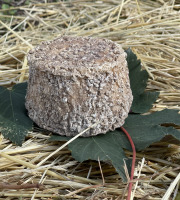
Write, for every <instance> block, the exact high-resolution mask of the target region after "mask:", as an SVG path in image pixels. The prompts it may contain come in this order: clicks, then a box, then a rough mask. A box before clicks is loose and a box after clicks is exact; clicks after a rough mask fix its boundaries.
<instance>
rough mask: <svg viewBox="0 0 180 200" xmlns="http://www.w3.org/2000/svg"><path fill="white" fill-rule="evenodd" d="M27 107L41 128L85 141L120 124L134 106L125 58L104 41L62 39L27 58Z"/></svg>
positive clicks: (113, 43)
mask: <svg viewBox="0 0 180 200" xmlns="http://www.w3.org/2000/svg"><path fill="white" fill-rule="evenodd" d="M28 63H29V82H28V89H27V95H26V108H27V110H28V114H29V117H30V118H31V119H32V120H33V121H34V122H35V123H36V124H37V125H39V126H40V127H42V128H44V129H47V130H50V131H53V132H55V133H58V134H60V135H66V136H75V135H77V134H78V133H80V132H81V131H83V130H85V129H86V128H88V127H89V126H90V125H92V124H94V123H96V122H97V121H98V122H99V124H98V125H97V126H96V127H95V128H92V129H90V130H89V131H87V132H85V133H84V134H83V136H84V137H87V136H93V135H97V134H100V133H106V132H107V131H109V130H114V129H115V128H117V127H121V126H122V125H123V124H124V120H125V119H126V117H127V116H128V112H129V109H130V107H131V104H132V100H133V97H132V92H131V89H130V83H129V72H128V68H127V62H126V53H125V52H124V50H123V49H122V47H121V46H120V45H119V44H117V43H115V42H112V41H110V40H107V39H96V38H91V37H71V36H62V37H59V38H57V39H55V40H52V41H48V42H43V43H42V44H40V45H39V46H37V47H36V48H35V49H33V50H31V52H29V54H28Z"/></svg>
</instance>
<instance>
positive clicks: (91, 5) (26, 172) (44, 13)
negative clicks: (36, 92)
mask: <svg viewBox="0 0 180 200" xmlns="http://www.w3.org/2000/svg"><path fill="white" fill-rule="evenodd" d="M17 10H18V12H17V14H16V15H14V16H13V17H11V16H9V15H7V12H8V11H9V10H7V12H6V13H5V14H4V15H3V13H2V12H1V14H0V20H1V21H0V34H1V38H0V44H1V45H0V85H1V86H11V85H13V84H15V83H18V82H23V81H25V80H27V78H28V66H27V59H26V54H27V52H28V51H29V49H31V48H32V47H33V46H36V45H37V44H39V43H40V42H41V41H45V40H49V39H53V38H55V37H57V36H60V35H62V34H63V35H78V36H92V37H100V38H108V39H110V40H113V41H116V42H118V43H120V44H122V46H123V48H128V47H131V48H132V50H133V51H134V52H135V53H136V54H137V56H138V57H139V58H140V59H141V61H142V65H143V67H144V68H145V69H146V70H147V71H148V73H149V75H150V79H149V82H148V86H147V90H157V91H160V96H159V99H158V101H157V103H156V104H155V105H154V107H153V109H152V111H159V110H162V109H164V108H173V109H178V110H180V11H179V10H180V1H178V0H177V1H175V0H170V1H169V0H155V1H153V0H149V1H139V0H136V1H135V0H134V1H130V0H121V1H116V0H113V1H110V0H104V1H83V0H81V1H72V2H70V1H65V2H52V1H51V3H48V1H41V2H40V3H38V1H35V0H34V1H30V4H29V5H24V6H20V7H18V8H17ZM49 137H50V135H49V134H47V133H44V132H42V131H41V130H36V131H34V132H32V133H30V134H29V136H28V137H27V139H26V141H25V142H24V144H23V146H22V147H17V146H15V145H13V144H11V142H9V141H8V140H5V139H4V138H3V137H2V136H1V138H0V150H1V157H0V170H1V173H0V183H7V184H25V183H29V184H36V183H41V184H43V186H44V188H43V190H41V188H40V189H34V188H29V189H25V190H22V189H21V190H13V189H6V190H1V191H0V198H1V199H52V198H57V199H125V196H124V195H125V193H126V192H127V185H126V184H124V183H122V181H121V179H120V177H119V175H118V174H117V173H116V172H115V170H114V168H113V167H112V166H111V165H109V163H98V162H94V161H88V162H84V163H78V162H76V161H75V160H74V159H73V158H72V157H71V155H70V152H69V150H68V149H67V148H66V147H65V148H64V149H62V150H61V151H59V152H57V153H56V154H55V155H54V156H53V157H51V158H50V159H48V160H46V161H45V162H44V163H42V164H41V165H39V163H40V162H41V161H42V160H43V159H45V158H47V156H48V155H49V154H51V153H52V152H54V151H55V150H56V149H57V148H58V147H59V146H60V145H62V143H61V142H48V141H47V139H48V138H49ZM2 152H3V153H2ZM126 153H127V155H129V156H131V155H132V154H131V152H126ZM179 158H180V147H179V145H176V144H169V143H167V142H159V143H156V144H153V145H151V146H150V147H149V148H147V149H146V150H144V151H143V152H139V153H138V154H137V164H136V172H135V177H137V178H139V180H138V182H136V185H135V189H134V191H133V192H134V193H133V196H134V199H156V200H158V199H162V197H163V196H164V198H163V199H164V200H165V199H173V195H174V193H176V192H177V191H178V187H176V189H175V190H174V186H170V184H171V183H172V182H173V181H174V180H175V178H176V177H177V179H180V177H179V176H178V171H179V170H180V167H179V166H180V165H179V164H180V163H179ZM101 169H102V170H101ZM177 179H176V181H178V180H177ZM104 182H105V185H104V187H103V183H104ZM0 186H1V185H0ZM174 191H175V192H174ZM170 194H171V197H168V195H170Z"/></svg>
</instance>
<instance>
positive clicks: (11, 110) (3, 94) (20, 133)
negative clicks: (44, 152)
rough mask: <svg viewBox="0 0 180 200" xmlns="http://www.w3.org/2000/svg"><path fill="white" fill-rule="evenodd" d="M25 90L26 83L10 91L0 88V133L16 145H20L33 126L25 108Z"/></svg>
mask: <svg viewBox="0 0 180 200" xmlns="http://www.w3.org/2000/svg"><path fill="white" fill-rule="evenodd" d="M26 88H27V83H20V84H17V85H15V86H14V87H13V88H12V89H11V90H8V89H6V88H4V87H0V132H1V133H2V134H3V136H4V137H5V138H7V139H9V140H11V141H12V142H14V143H15V144H17V145H22V142H23V141H24V139H25V136H26V135H27V134H28V131H30V130H32V125H33V122H32V120H31V119H30V118H29V117H28V116H27V111H26V108H25V95H26Z"/></svg>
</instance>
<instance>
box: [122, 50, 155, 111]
mask: <svg viewBox="0 0 180 200" xmlns="http://www.w3.org/2000/svg"><path fill="white" fill-rule="evenodd" d="M126 53H127V63H128V68H129V78H130V85H131V90H132V94H133V98H134V99H133V103H132V106H131V111H132V112H134V113H145V112H147V111H149V109H150V108H152V104H153V103H154V102H155V101H156V99H157V98H158V96H159V92H145V91H144V90H145V89H146V86H147V80H148V78H149V75H148V73H147V71H146V70H142V69H141V61H140V60H138V59H137V56H136V55H135V54H134V53H133V52H132V51H131V49H127V50H126Z"/></svg>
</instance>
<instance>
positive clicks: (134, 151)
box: [121, 126, 136, 200]
mask: <svg viewBox="0 0 180 200" xmlns="http://www.w3.org/2000/svg"><path fill="white" fill-rule="evenodd" d="M121 130H122V131H123V132H124V133H125V134H126V136H127V138H128V140H129V142H130V144H131V147H132V151H133V159H132V166H131V177H130V182H129V186H128V196H127V200H130V199H131V192H132V186H133V177H134V168H135V161H136V148H135V146H134V143H133V140H132V138H131V136H130V135H129V133H128V132H127V131H126V129H125V128H123V127H122V126H121Z"/></svg>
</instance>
